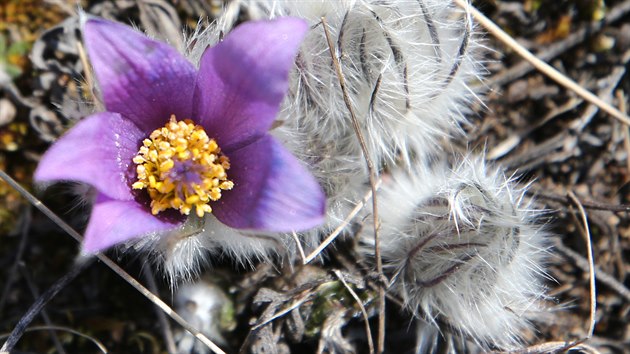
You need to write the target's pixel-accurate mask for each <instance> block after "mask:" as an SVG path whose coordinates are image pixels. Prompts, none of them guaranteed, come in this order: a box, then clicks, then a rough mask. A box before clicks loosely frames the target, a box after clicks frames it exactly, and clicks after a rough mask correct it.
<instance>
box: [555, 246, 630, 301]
mask: <svg viewBox="0 0 630 354" xmlns="http://www.w3.org/2000/svg"><path fill="white" fill-rule="evenodd" d="M553 247H554V249H556V250H557V251H558V252H560V253H561V254H563V255H565V256H566V257H567V258H569V259H571V260H572V261H573V262H575V265H576V266H578V267H579V268H580V269H582V270H584V271H586V272H588V268H589V262H588V260H587V259H585V258H584V257H583V256H582V255H580V254H579V253H577V252H575V251H573V250H572V249H570V248H569V247H567V246H565V245H563V244H562V243H561V242H560V241H559V240H558V241H557V242H556V243H555V244H554V246H553ZM595 274H597V281H598V282H601V283H602V284H605V285H606V286H608V287H609V288H611V289H612V290H614V291H615V292H617V293H618V294H619V296H621V297H622V298H624V299H625V300H626V302H627V303H629V304H630V289H628V288H627V287H626V286H625V285H624V284H623V283H621V282H620V281H618V280H617V279H615V277H613V276H612V275H610V274H608V273H606V272H604V271H602V270H601V269H599V268H598V267H595Z"/></svg>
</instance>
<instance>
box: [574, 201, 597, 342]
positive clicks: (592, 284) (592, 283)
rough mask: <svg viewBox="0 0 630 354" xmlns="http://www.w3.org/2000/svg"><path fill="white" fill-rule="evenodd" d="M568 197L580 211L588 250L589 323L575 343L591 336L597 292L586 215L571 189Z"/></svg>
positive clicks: (593, 326) (593, 327)
mask: <svg viewBox="0 0 630 354" xmlns="http://www.w3.org/2000/svg"><path fill="white" fill-rule="evenodd" d="M568 196H569V198H571V200H572V201H573V203H575V205H576V206H577V208H578V210H579V211H580V216H581V217H582V223H583V225H582V226H583V229H581V230H582V235H583V236H584V238H585V241H586V249H587V252H588V265H589V267H588V275H589V286H590V294H591V299H590V300H591V314H590V325H589V328H588V332H587V333H586V337H585V338H584V339H582V340H581V341H578V342H577V343H576V344H579V343H583V342H585V341H587V340H588V339H590V338H591V337H592V336H593V332H594V331H595V312H596V310H597V298H596V296H597V294H596V289H595V261H594V260H593V244H592V240H591V231H590V228H589V225H588V217H587V216H586V211H585V210H584V207H583V206H582V203H580V200H579V199H578V198H577V197H576V196H575V194H574V193H573V192H572V191H569V193H568Z"/></svg>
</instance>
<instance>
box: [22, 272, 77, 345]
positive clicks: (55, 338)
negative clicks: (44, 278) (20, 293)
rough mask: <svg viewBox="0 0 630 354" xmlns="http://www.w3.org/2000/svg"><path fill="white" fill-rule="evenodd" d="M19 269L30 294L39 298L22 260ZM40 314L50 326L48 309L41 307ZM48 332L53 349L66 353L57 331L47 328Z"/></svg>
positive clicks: (34, 297)
mask: <svg viewBox="0 0 630 354" xmlns="http://www.w3.org/2000/svg"><path fill="white" fill-rule="evenodd" d="M20 271H21V272H22V275H23V276H24V280H26V285H27V286H28V287H29V290H30V291H31V294H32V295H33V299H35V300H37V298H39V291H38V290H37V286H36V285H35V282H34V281H33V278H32V277H31V275H30V274H29V272H28V270H27V269H26V266H25V265H24V263H22V262H20ZM41 315H42V318H43V319H44V323H46V326H48V327H50V326H52V325H53V324H52V321H51V320H50V316H48V311H46V309H44V308H42V311H41ZM49 332H50V337H51V338H52V340H53V343H54V344H55V349H56V350H57V353H58V354H66V350H65V349H64V348H63V345H62V344H61V340H59V337H58V336H57V333H55V331H53V330H49Z"/></svg>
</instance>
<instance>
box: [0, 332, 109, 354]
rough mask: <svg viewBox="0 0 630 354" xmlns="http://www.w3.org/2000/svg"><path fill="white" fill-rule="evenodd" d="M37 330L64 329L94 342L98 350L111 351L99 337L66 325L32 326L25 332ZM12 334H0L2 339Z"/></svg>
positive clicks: (5, 353)
mask: <svg viewBox="0 0 630 354" xmlns="http://www.w3.org/2000/svg"><path fill="white" fill-rule="evenodd" d="M36 331H62V332H68V333H72V334H74V335H76V336H79V337H81V338H85V339H87V340H88V341H90V342H92V343H94V345H95V346H96V347H97V348H98V350H100V351H101V353H104V354H107V353H109V352H108V350H107V347H105V345H104V344H103V343H101V342H100V341H99V340H98V339H96V338H94V337H92V336H90V335H87V334H85V333H81V332H79V331H77V330H74V329H72V328H68V327H64V326H32V327H30V328H28V329H26V330H25V331H24V332H36ZM9 336H10V334H9V333H4V334H0V339H4V338H7V337H9ZM0 354H9V353H7V352H0Z"/></svg>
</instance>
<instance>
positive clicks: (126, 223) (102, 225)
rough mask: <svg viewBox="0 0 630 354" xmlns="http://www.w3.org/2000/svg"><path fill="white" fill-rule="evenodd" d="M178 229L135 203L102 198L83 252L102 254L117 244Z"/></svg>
mask: <svg viewBox="0 0 630 354" xmlns="http://www.w3.org/2000/svg"><path fill="white" fill-rule="evenodd" d="M176 226H177V224H176V223H171V222H167V221H165V220H162V219H160V218H157V217H155V216H153V215H151V212H150V211H149V210H148V209H147V208H146V207H143V206H142V205H140V204H138V203H136V202H135V201H120V200H111V199H109V198H107V197H104V196H103V195H100V196H99V197H98V198H97V201H96V203H95V204H94V208H93V209H92V215H91V216H90V222H89V223H88V227H87V230H85V239H84V240H83V251H84V252H86V253H95V252H99V251H102V250H104V249H106V248H108V247H111V246H113V245H115V244H118V243H122V242H125V241H128V240H131V239H134V238H139V237H142V236H146V235H148V234H150V233H154V232H160V231H166V230H171V229H174V228H175V227H176Z"/></svg>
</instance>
